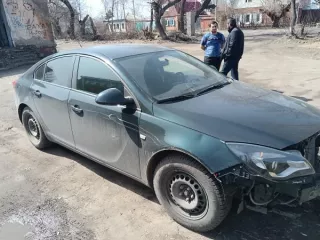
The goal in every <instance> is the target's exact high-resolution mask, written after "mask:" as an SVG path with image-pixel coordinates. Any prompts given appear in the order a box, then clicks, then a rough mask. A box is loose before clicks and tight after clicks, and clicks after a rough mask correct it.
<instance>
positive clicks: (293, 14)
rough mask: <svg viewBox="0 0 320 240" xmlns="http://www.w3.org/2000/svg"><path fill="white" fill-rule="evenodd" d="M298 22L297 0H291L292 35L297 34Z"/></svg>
mask: <svg viewBox="0 0 320 240" xmlns="http://www.w3.org/2000/svg"><path fill="white" fill-rule="evenodd" d="M296 22H297V11H296V0H291V21H290V35H291V36H296V32H295V26H296Z"/></svg>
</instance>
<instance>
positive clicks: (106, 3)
mask: <svg viewBox="0 0 320 240" xmlns="http://www.w3.org/2000/svg"><path fill="white" fill-rule="evenodd" d="M101 3H102V5H103V8H104V13H105V14H107V12H108V10H109V3H110V0H101Z"/></svg>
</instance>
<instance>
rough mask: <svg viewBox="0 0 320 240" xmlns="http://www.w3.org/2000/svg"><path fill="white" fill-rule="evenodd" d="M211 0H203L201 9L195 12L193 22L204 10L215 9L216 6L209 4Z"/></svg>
mask: <svg viewBox="0 0 320 240" xmlns="http://www.w3.org/2000/svg"><path fill="white" fill-rule="evenodd" d="M210 3H211V0H205V1H204V2H203V3H202V4H201V7H200V8H199V9H198V10H197V11H196V16H195V19H194V21H195V22H196V21H197V20H198V18H199V16H200V14H201V13H202V12H203V11H204V10H205V9H215V7H216V5H215V4H210Z"/></svg>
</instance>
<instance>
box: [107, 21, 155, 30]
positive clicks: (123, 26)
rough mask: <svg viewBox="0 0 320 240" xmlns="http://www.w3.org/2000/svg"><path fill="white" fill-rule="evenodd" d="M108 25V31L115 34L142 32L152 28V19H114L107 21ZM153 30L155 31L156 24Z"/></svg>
mask: <svg viewBox="0 0 320 240" xmlns="http://www.w3.org/2000/svg"><path fill="white" fill-rule="evenodd" d="M104 22H105V23H107V26H108V31H112V29H111V28H112V26H113V31H114V32H130V31H142V29H146V28H149V27H150V19H135V20H134V19H132V18H126V19H114V20H105V21H104ZM153 29H155V23H154V22H153Z"/></svg>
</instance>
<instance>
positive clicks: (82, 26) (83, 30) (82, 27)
mask: <svg viewBox="0 0 320 240" xmlns="http://www.w3.org/2000/svg"><path fill="white" fill-rule="evenodd" d="M88 18H89V15H87V16H86V17H85V18H84V19H83V20H81V21H79V24H80V33H81V37H83V36H84V35H86V22H87V20H88Z"/></svg>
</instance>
